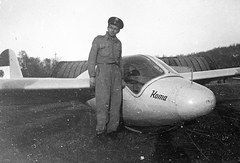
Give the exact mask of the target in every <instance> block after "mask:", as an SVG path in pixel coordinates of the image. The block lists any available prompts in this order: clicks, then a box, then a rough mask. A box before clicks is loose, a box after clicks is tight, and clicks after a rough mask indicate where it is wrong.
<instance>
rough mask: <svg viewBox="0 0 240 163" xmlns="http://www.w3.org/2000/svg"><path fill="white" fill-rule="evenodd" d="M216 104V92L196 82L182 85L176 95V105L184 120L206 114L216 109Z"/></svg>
mask: <svg viewBox="0 0 240 163" xmlns="http://www.w3.org/2000/svg"><path fill="white" fill-rule="evenodd" d="M215 105H216V98H215V95H214V93H213V92H212V91H211V90H209V89H208V88H206V87H203V86H201V85H199V84H196V83H193V84H191V85H190V86H186V87H182V89H180V91H179V92H178V94H177V95H176V107H177V110H178V113H179V115H180V117H181V118H182V119H183V120H189V119H193V118H196V117H199V116H203V115H206V114H208V113H210V112H211V111H212V110H213V109H214V107H215Z"/></svg>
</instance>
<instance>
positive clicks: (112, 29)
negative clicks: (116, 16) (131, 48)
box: [108, 24, 120, 37]
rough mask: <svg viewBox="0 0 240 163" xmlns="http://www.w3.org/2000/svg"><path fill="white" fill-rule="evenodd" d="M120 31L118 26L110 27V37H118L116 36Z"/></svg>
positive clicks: (110, 25) (111, 25)
mask: <svg viewBox="0 0 240 163" xmlns="http://www.w3.org/2000/svg"><path fill="white" fill-rule="evenodd" d="M119 31H120V29H119V28H118V27H117V26H116V25H113V24H109V25H108V33H109V35H110V36H112V37H114V36H116V34H118V33H119Z"/></svg>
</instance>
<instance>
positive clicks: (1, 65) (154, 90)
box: [0, 49, 240, 127]
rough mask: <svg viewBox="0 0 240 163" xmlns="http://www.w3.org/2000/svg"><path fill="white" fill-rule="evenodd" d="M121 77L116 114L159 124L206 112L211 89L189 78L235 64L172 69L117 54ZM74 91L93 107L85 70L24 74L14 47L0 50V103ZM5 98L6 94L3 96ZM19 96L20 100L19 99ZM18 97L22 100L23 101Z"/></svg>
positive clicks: (215, 74)
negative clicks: (35, 75) (40, 75)
mask: <svg viewBox="0 0 240 163" xmlns="http://www.w3.org/2000/svg"><path fill="white" fill-rule="evenodd" d="M123 67H124V81H125V82H126V86H125V88H124V89H123V104H122V118H123V120H124V124H125V125H126V126H128V127H134V126H135V127H165V126H174V125H176V124H179V123H182V122H184V121H188V120H193V119H195V118H197V117H200V116H203V115H206V114H208V113H210V112H211V111H212V110H213V109H214V107H215V105H216V98H215V95H214V93H213V92H212V91H211V90H209V89H208V88H206V87H205V86H203V85H200V84H198V83H196V82H194V81H198V80H204V79H210V78H220V77H226V76H236V75H239V74H240V68H230V69H221V70H210V71H199V72H194V73H191V72H188V73H178V72H176V71H175V70H174V69H173V68H171V67H170V66H168V65H167V64H165V63H164V62H163V61H161V60H160V59H159V58H157V57H153V56H150V55H132V56H125V57H123ZM43 94H44V95H45V96H48V97H49V98H50V97H51V96H58V95H60V94H64V95H66V97H67V95H69V94H71V95H74V96H75V95H77V98H78V99H79V100H80V101H81V102H85V103H87V104H89V105H90V106H91V107H92V108H96V102H95V97H94V89H92V88H90V85H89V76H88V72H87V71H85V72H83V73H82V74H80V75H79V76H78V77H76V78H24V77H23V75H22V72H21V69H20V66H19V63H18V60H17V57H16V55H15V53H14V52H13V51H12V50H10V49H7V50H5V51H3V52H2V53H1V55H0V105H11V104H12V103H13V101H14V100H17V99H19V98H22V97H24V98H29V97H31V98H36V99H37V98H38V96H41V95H43ZM9 98H10V99H11V100H7V99H9ZM23 101H24V100H23ZM23 101H22V102H23Z"/></svg>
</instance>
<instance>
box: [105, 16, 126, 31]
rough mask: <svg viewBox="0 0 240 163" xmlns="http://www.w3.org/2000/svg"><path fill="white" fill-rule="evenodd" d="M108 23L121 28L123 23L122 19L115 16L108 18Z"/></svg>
mask: <svg viewBox="0 0 240 163" xmlns="http://www.w3.org/2000/svg"><path fill="white" fill-rule="evenodd" d="M108 24H113V25H116V26H117V27H118V28H119V29H122V28H123V26H124V24H123V21H122V20H121V19H119V18H117V17H111V18H109V19H108Z"/></svg>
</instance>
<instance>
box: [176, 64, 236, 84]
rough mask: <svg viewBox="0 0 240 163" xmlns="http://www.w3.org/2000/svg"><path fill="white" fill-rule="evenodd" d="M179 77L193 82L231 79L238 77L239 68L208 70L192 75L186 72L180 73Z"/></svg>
mask: <svg viewBox="0 0 240 163" xmlns="http://www.w3.org/2000/svg"><path fill="white" fill-rule="evenodd" d="M180 75H181V76H183V77H184V78H186V79H189V80H194V81H198V80H208V79H217V78H226V77H233V76H238V75H240V67H236V68H227V69H218V70H208V71H197V72H193V73H191V72H186V73H180Z"/></svg>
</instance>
